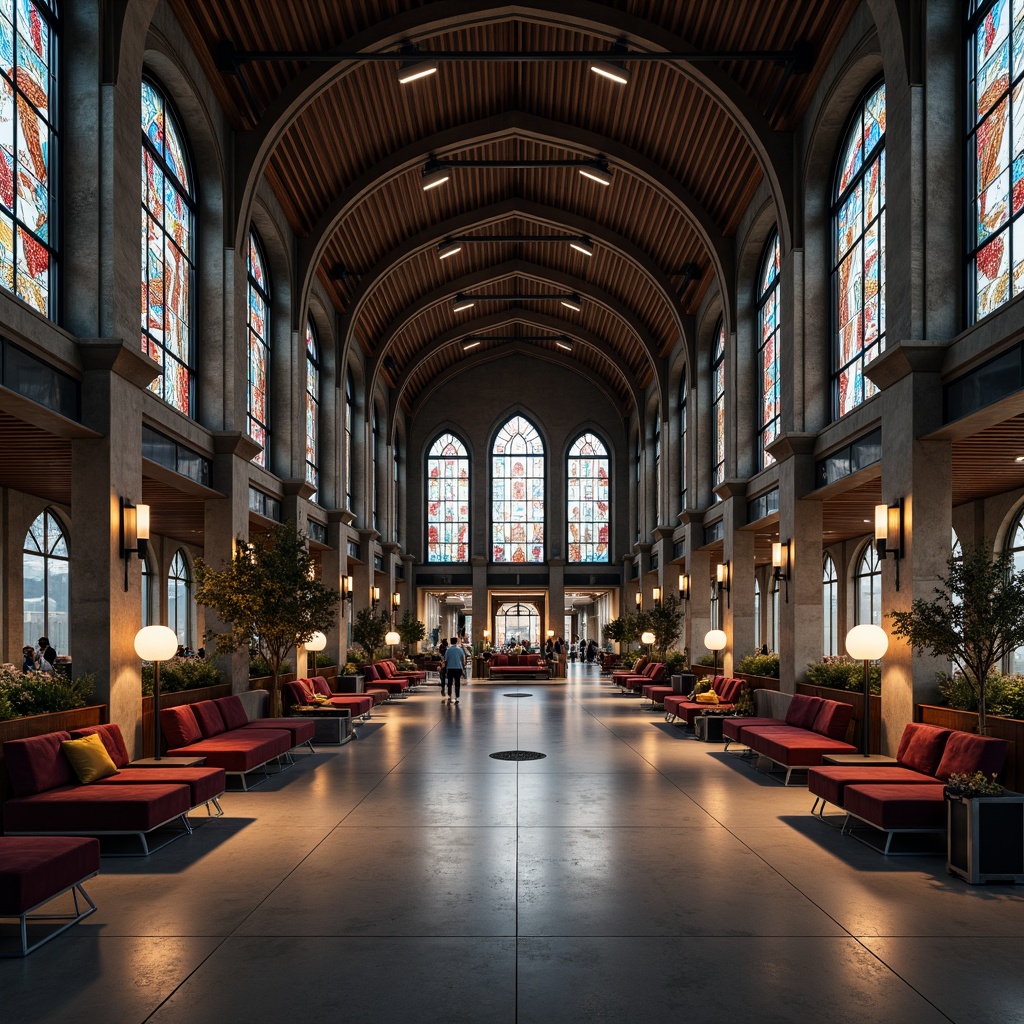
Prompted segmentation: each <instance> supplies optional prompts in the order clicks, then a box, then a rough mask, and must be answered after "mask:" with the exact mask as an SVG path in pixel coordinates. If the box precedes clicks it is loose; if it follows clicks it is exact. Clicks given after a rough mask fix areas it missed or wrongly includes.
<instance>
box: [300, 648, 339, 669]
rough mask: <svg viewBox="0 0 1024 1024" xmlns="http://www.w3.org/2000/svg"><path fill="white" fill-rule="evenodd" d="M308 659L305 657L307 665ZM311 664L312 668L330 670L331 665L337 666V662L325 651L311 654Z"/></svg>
mask: <svg viewBox="0 0 1024 1024" xmlns="http://www.w3.org/2000/svg"><path fill="white" fill-rule="evenodd" d="M309 660H310V657H309V656H308V655H307V663H308V661H309ZM312 662H313V667H314V668H330V667H331V666H332V665H337V664H338V660H337V658H335V657H334V655H333V654H328V653H327V651H315V652H313V654H312Z"/></svg>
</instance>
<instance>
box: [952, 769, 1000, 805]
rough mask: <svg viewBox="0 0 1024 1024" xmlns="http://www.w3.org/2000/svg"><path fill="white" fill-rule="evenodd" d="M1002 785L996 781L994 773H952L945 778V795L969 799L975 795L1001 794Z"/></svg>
mask: <svg viewBox="0 0 1024 1024" xmlns="http://www.w3.org/2000/svg"><path fill="white" fill-rule="evenodd" d="M1002 795H1003V787H1002V786H1000V785H999V783H998V782H996V776H995V773H993V774H992V775H991V777H990V776H987V775H985V774H984V773H982V772H975V773H974V774H973V775H961V774H957V773H955V772H954V773H953V774H952V775H950V777H949V778H948V779H947V780H946V796H962V797H966V798H968V799H970V798H971V797H975V796H1002Z"/></svg>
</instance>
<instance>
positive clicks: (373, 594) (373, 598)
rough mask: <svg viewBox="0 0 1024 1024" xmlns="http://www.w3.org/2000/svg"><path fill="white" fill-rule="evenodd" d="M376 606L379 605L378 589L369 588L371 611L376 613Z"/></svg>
mask: <svg viewBox="0 0 1024 1024" xmlns="http://www.w3.org/2000/svg"><path fill="white" fill-rule="evenodd" d="M378 604H380V587H370V605H371V610H372V611H376V610H377V605H378Z"/></svg>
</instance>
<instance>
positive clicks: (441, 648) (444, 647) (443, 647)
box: [437, 639, 448, 704]
mask: <svg viewBox="0 0 1024 1024" xmlns="http://www.w3.org/2000/svg"><path fill="white" fill-rule="evenodd" d="M447 652H448V641H447V640H444V639H442V640H441V642H440V643H439V644H438V645H437V653H438V654H439V655H440V656H441V665H440V667H439V668H438V670H437V677H438V679H440V680H441V703H442V704H444V702H445V697H444V684H445V678H446V676H447V671H448V670H447V669H446V668H445V663H444V656H445V654H447Z"/></svg>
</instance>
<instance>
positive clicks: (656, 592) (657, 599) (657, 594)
mask: <svg viewBox="0 0 1024 1024" xmlns="http://www.w3.org/2000/svg"><path fill="white" fill-rule="evenodd" d="M651 595H652V596H653V598H654V607H655V608H660V607H661V587H655V588H654V589H653V590H652V591H651Z"/></svg>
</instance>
